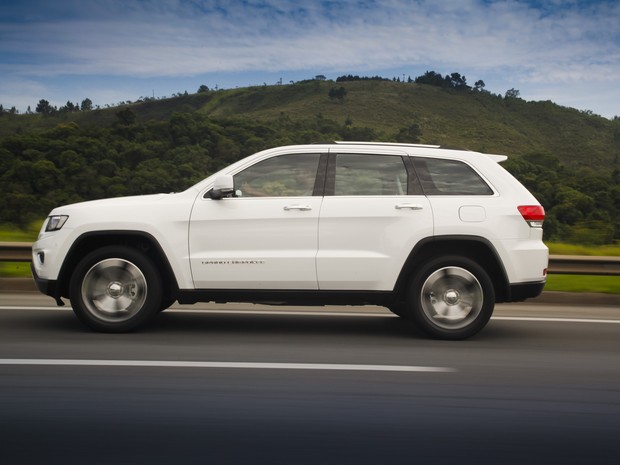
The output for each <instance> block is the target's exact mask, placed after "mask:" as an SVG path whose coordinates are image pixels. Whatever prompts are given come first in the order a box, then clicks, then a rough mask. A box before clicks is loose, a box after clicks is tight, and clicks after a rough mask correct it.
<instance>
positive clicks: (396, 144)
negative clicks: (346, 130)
mask: <svg viewBox="0 0 620 465" xmlns="http://www.w3.org/2000/svg"><path fill="white" fill-rule="evenodd" d="M334 144H350V145H392V146H395V147H422V148H426V149H438V148H440V147H441V146H440V145H427V144H407V143H404V142H403V143H400V142H364V141H350V140H336V141H334Z"/></svg>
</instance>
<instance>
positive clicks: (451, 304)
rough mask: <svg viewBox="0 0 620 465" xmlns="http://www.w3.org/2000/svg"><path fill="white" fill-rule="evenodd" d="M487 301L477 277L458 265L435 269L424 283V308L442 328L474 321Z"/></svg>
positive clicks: (465, 324)
mask: <svg viewBox="0 0 620 465" xmlns="http://www.w3.org/2000/svg"><path fill="white" fill-rule="evenodd" d="M483 300H484V294H483V291H482V286H481V285H480V282H479V281H478V279H477V278H476V276H474V275H473V274H472V273H471V272H469V271H467V270H466V269H464V268H459V267H456V266H449V267H445V268H441V269H439V270H436V271H434V272H433V273H431V275H430V276H429V277H428V278H426V281H425V282H424V285H423V286H422V295H421V301H422V302H421V303H422V310H423V312H424V314H425V315H426V317H427V319H428V320H429V321H430V322H431V323H432V324H433V325H435V326H437V327H439V328H442V329H448V330H456V329H461V328H464V327H466V326H467V325H469V324H471V323H472V322H473V321H475V320H476V318H477V317H478V315H480V312H481V310H482V304H483Z"/></svg>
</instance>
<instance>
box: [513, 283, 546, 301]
mask: <svg viewBox="0 0 620 465" xmlns="http://www.w3.org/2000/svg"><path fill="white" fill-rule="evenodd" d="M545 283H546V280H543V281H537V282H531V283H519V284H511V285H510V288H509V293H508V298H507V299H506V300H505V302H521V301H522V300H525V299H531V298H533V297H538V296H539V295H540V294H542V291H543V289H544V288H545Z"/></svg>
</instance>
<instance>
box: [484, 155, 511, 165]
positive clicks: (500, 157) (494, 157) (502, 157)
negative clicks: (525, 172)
mask: <svg viewBox="0 0 620 465" xmlns="http://www.w3.org/2000/svg"><path fill="white" fill-rule="evenodd" d="M485 155H486V156H487V157H489V158H490V159H491V160H493V161H494V162H496V163H501V162H503V161H506V160H508V156H507V155H493V154H492V153H485Z"/></svg>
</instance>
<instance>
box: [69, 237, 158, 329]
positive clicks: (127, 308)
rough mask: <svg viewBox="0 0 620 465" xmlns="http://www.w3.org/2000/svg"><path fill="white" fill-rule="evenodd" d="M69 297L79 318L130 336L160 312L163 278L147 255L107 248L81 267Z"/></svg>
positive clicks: (95, 253) (86, 257) (118, 248)
mask: <svg viewBox="0 0 620 465" xmlns="http://www.w3.org/2000/svg"><path fill="white" fill-rule="evenodd" d="M69 297H70V300H71V305H72V307H73V311H74V312H75V314H76V315H77V317H78V318H79V319H80V320H81V321H83V322H84V323H86V324H87V325H88V326H90V327H91V328H93V329H95V330H97V331H103V332H126V331H130V330H133V329H135V328H137V327H138V326H141V325H143V324H145V323H146V322H148V321H149V320H150V319H151V318H153V316H154V315H155V314H157V312H158V311H159V309H160V307H161V302H162V291H161V277H160V275H159V273H158V271H157V269H156V267H155V266H154V265H153V262H152V261H151V260H150V259H149V258H148V257H147V256H146V255H144V254H143V253H141V252H139V251H137V250H135V249H132V248H129V247H122V246H109V247H103V248H101V249H98V250H95V251H93V252H91V253H90V254H88V255H86V256H85V257H84V258H83V259H82V260H81V261H80V262H79V263H78V265H77V266H76V268H75V270H74V272H73V275H72V277H71V282H70V287H69Z"/></svg>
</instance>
